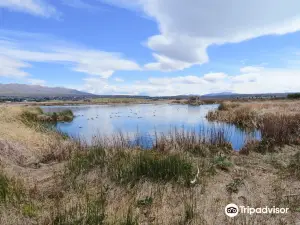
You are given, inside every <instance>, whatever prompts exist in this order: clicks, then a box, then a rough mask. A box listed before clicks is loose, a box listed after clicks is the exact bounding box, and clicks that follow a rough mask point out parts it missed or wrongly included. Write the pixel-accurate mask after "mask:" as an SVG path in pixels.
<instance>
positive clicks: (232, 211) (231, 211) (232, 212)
mask: <svg viewBox="0 0 300 225" xmlns="http://www.w3.org/2000/svg"><path fill="white" fill-rule="evenodd" d="M288 210H289V208H276V207H275V206H273V207H271V208H270V207H268V206H265V207H263V208H252V207H249V206H237V205H236V204H233V203H231V204H228V205H227V206H226V207H225V214H226V215H227V216H229V217H235V216H237V215H238V214H239V213H242V214H250V215H252V214H254V213H256V214H284V213H287V212H288Z"/></svg>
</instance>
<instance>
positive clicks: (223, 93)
mask: <svg viewBox="0 0 300 225" xmlns="http://www.w3.org/2000/svg"><path fill="white" fill-rule="evenodd" d="M229 95H238V94H236V93H233V92H219V93H210V94H206V95H201V97H213V96H229Z"/></svg>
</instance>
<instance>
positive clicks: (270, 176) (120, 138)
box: [0, 103, 300, 225]
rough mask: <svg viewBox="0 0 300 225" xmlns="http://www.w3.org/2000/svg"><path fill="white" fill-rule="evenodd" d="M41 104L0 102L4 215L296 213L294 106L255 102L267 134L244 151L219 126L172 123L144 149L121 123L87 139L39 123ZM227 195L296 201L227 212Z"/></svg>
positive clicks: (144, 218)
mask: <svg viewBox="0 0 300 225" xmlns="http://www.w3.org/2000/svg"><path fill="white" fill-rule="evenodd" d="M226 104H227V103H226ZM229 105H230V103H229ZM220 107H221V108H219V110H218V111H217V112H218V113H220V112H222V113H223V112H224V113H228V112H230V113H232V112H233V111H232V110H234V111H235V110H237V109H238V108H239V107H241V106H240V105H237V106H234V107H233V106H220ZM262 108H264V109H265V106H264V107H262ZM237 112H238V111H237ZM40 113H41V112H40V110H39V109H34V108H31V107H29V108H28V107H13V106H11V107H10V106H6V107H1V108H0V123H1V128H0V149H1V153H0V162H1V167H2V170H1V173H0V213H1V218H0V224H4V225H6V224H14V225H15V224H20V225H21V224H22V225H23V224H45V225H46V224H56V225H58V224H60V225H66V224H70V225H71V224H89V225H93V224H95V225H96V224H108V225H110V224H120V225H121V224H178V225H179V224H208V225H210V224H228V225H229V224H230V225H231V224H245V225H248V224H249V225H250V224H295V223H297V222H299V219H300V218H299V216H300V215H299V208H300V205H299V201H298V200H297V199H298V198H299V195H300V192H299V189H297V187H299V185H300V179H299V171H300V169H299V147H298V145H297V143H298V142H297V140H298V139H297V134H298V133H297V119H296V118H298V117H297V113H291V112H289V113H288V114H289V116H291V117H286V116H282V118H281V117H278V116H279V115H277V114H274V116H276V117H275V118H276V123H274V122H273V123H272V124H270V122H269V121H272V120H273V119H274V118H272V117H266V116H265V115H270V114H269V112H268V113H266V112H264V113H262V111H256V113H255V117H252V116H250V118H251V120H253V118H255V121H254V122H253V124H255V125H256V124H258V125H259V128H260V129H262V133H263V137H264V139H263V140H262V141H252V142H250V141H249V143H248V144H247V145H246V146H245V147H244V149H243V150H242V151H241V152H240V153H239V152H236V151H234V150H233V148H232V145H231V144H230V143H229V142H228V141H226V138H225V136H226V130H222V129H213V128H212V129H211V130H210V132H209V133H210V135H203V134H201V133H197V132H194V131H193V130H183V129H173V130H170V132H168V133H165V134H163V135H162V134H160V135H157V138H156V139H155V143H154V144H153V146H152V148H151V149H147V150H146V149H143V146H141V145H139V144H135V145H133V144H132V142H131V141H130V140H129V139H127V137H126V135H124V134H122V133H119V134H115V135H112V136H110V137H104V136H98V137H96V138H94V139H93V142H92V143H91V144H90V143H87V142H85V141H84V140H78V139H72V138H66V137H65V136H63V135H61V134H60V133H57V132H56V131H55V130H52V129H37V127H39V126H42V125H41V121H43V120H39V119H38V115H40ZM24 115H25V116H24ZM35 115H37V116H35ZM220 115H221V113H220ZM222 115H223V114H222ZM223 116H224V118H225V117H226V116H225V114H224V115H223ZM261 116H262V117H261ZM232 117H235V116H232ZM230 118H231V117H230ZM243 118H248V117H243ZM266 118H270V119H269V120H268V119H266ZM280 118H281V119H280ZM237 121H239V120H237ZM228 122H233V121H228ZM247 124H252V122H250V123H248V122H247ZM262 125H264V127H263V126H262ZM287 127H288V128H292V129H291V130H289V131H287ZM137 143H138V142H137ZM229 202H235V203H236V204H237V205H250V206H266V205H274V204H275V205H276V206H280V207H289V208H290V209H291V211H289V213H288V214H287V215H271V216H270V215H254V216H251V217H246V216H245V215H239V216H237V217H236V218H235V219H230V218H228V217H226V216H225V214H224V206H225V205H227V204H228V203H229Z"/></svg>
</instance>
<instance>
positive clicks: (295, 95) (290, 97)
mask: <svg viewBox="0 0 300 225" xmlns="http://www.w3.org/2000/svg"><path fill="white" fill-rule="evenodd" d="M287 98H288V99H299V98H300V93H294V94H288V95H287Z"/></svg>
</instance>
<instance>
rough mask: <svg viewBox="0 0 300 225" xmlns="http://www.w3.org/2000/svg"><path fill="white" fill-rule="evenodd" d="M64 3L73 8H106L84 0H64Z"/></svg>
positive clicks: (92, 9) (90, 9)
mask: <svg viewBox="0 0 300 225" xmlns="http://www.w3.org/2000/svg"><path fill="white" fill-rule="evenodd" d="M62 3H63V4H65V5H67V6H70V7H73V8H78V9H87V10H89V11H95V10H99V9H101V10H104V8H103V7H100V6H98V5H91V4H89V3H87V1H84V0H62Z"/></svg>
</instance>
